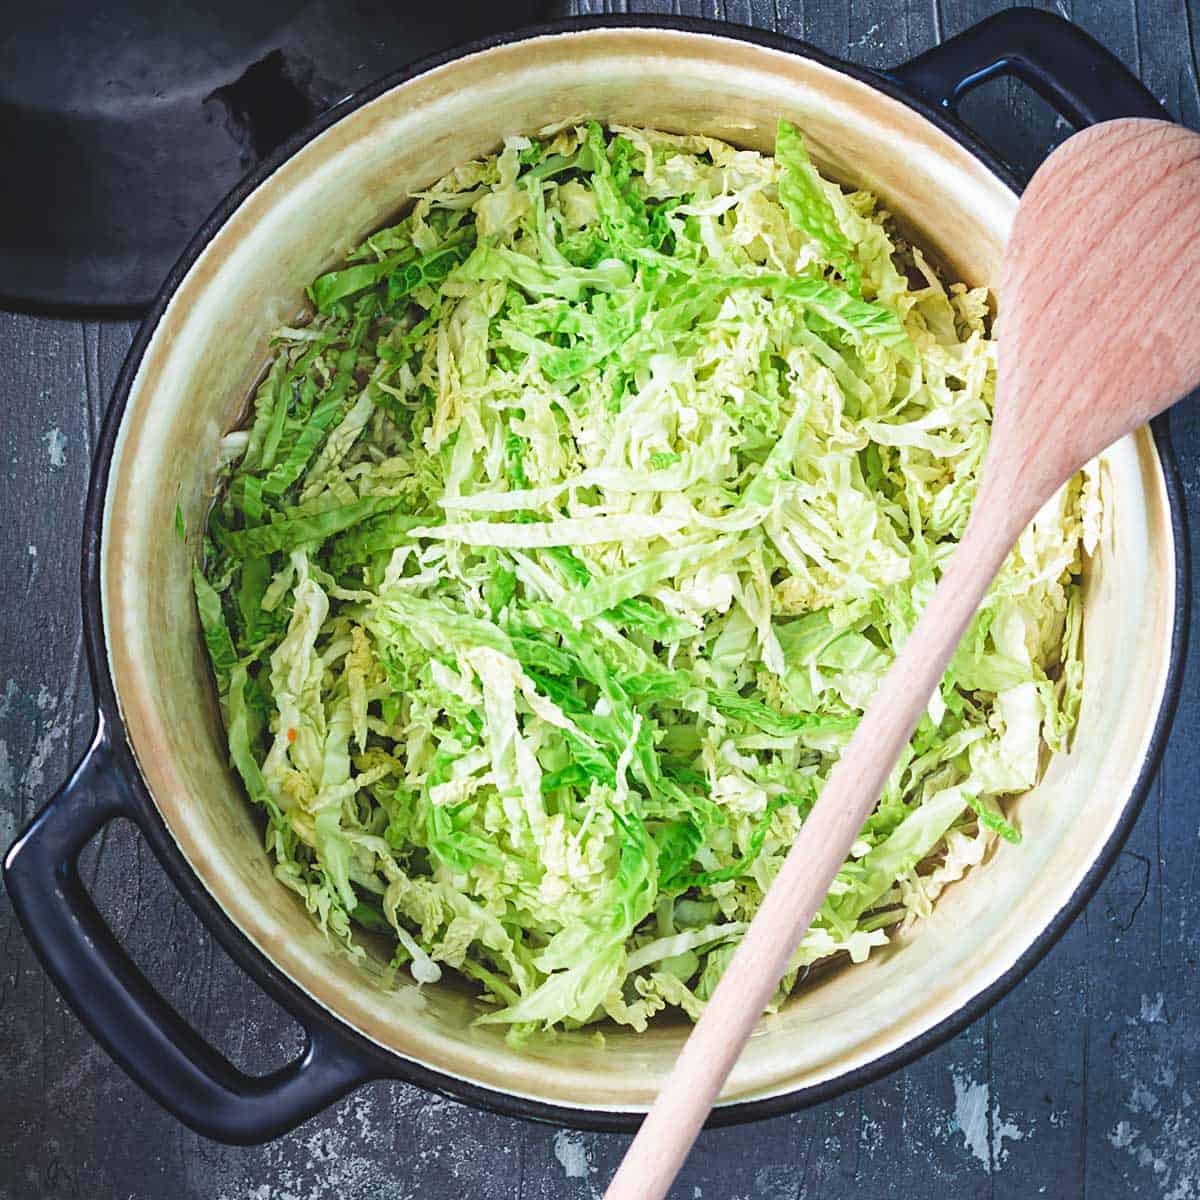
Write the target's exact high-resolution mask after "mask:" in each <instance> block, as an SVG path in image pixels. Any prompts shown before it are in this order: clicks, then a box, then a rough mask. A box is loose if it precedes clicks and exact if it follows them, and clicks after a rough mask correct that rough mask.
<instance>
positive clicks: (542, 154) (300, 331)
mask: <svg viewBox="0 0 1200 1200" xmlns="http://www.w3.org/2000/svg"><path fill="white" fill-rule="evenodd" d="M309 294H310V297H311V299H312V302H313V305H314V308H315V313H314V315H313V316H312V319H311V320H310V321H308V322H307V323H305V324H303V325H302V326H299V327H289V328H285V329H282V330H280V331H279V333H278V335H277V338H276V343H275V344H276V352H275V354H274V358H273V361H272V363H271V366H270V369H269V370H268V371H267V373H266V375H265V377H264V379H263V382H262V384H261V386H259V387H258V389H257V392H256V395H255V397H254V406H253V414H252V419H251V420H250V422H249V424H248V428H247V429H246V430H244V431H240V432H237V433H233V434H230V435H229V437H228V438H227V439H226V444H225V446H224V447H223V458H224V459H225V461H226V464H227V465H226V466H225V468H224V475H223V478H222V484H221V487H220V489H219V491H218V495H217V499H216V502H215V504H214V507H213V509H212V513H211V517H210V520H209V523H208V527H207V532H206V539H205V561H204V568H203V571H197V574H196V593H197V601H198V612H199V617H200V622H201V625H202V628H203V632H204V638H205V642H206V645H207V648H208V650H209V652H210V656H211V660H212V665H213V672H214V677H215V680H216V683H217V687H218V690H219V693H220V697H221V703H222V708H223V713H224V717H225V721H226V728H227V732H228V737H229V749H230V757H231V761H232V763H233V765H234V767H235V768H236V770H237V771H238V772H239V773H240V775H241V777H242V779H243V780H244V782H245V786H246V790H247V793H248V795H249V797H250V799H251V800H252V801H254V802H255V803H256V804H257V805H259V806H261V808H262V809H263V810H264V811H265V815H266V845H267V849H268V850H269V852H270V854H271V856H272V857H273V860H274V863H275V874H276V875H277V877H278V878H279V880H280V881H281V882H282V883H284V884H285V885H287V886H288V887H289V888H291V889H293V890H294V891H295V892H296V893H297V894H298V895H299V896H300V897H301V899H302V900H303V902H304V903H305V905H306V906H307V907H308V909H309V911H310V912H311V913H312V914H313V916H314V918H315V919H316V921H318V922H319V923H320V925H321V927H322V928H324V929H325V930H327V931H328V933H329V934H330V935H331V936H332V937H334V938H336V939H338V940H339V941H340V942H342V943H344V944H345V945H346V947H347V948H348V949H349V950H350V951H351V953H353V954H355V955H359V956H361V955H363V954H364V953H365V950H364V946H365V945H367V944H373V945H374V946H376V947H378V946H380V945H383V946H384V947H386V949H385V954H386V955H388V956H390V960H391V963H392V964H393V965H394V966H395V967H397V968H398V967H402V966H407V967H408V969H409V970H410V971H411V973H412V975H413V976H414V977H415V978H416V979H417V980H418V981H421V982H433V981H435V980H437V979H438V978H439V977H440V976H441V975H442V973H443V970H444V968H449V969H452V970H454V971H457V972H459V973H461V974H463V975H465V976H467V977H468V978H469V979H471V980H473V981H474V983H475V985H476V986H477V988H478V990H479V993H480V995H481V997H482V999H483V1000H484V1001H485V1002H486V1003H487V1005H488V1008H487V1009H486V1013H485V1015H484V1016H482V1017H481V1018H480V1020H481V1021H484V1022H501V1023H506V1024H508V1025H510V1026H511V1027H512V1030H513V1035H514V1036H516V1037H518V1038H520V1037H524V1036H527V1035H528V1034H529V1033H530V1032H531V1031H533V1030H534V1029H536V1028H572V1027H576V1026H579V1025H582V1024H585V1023H588V1022H593V1021H596V1020H599V1019H601V1018H604V1017H608V1018H611V1019H612V1020H614V1021H616V1022H620V1023H623V1024H626V1025H630V1026H633V1027H634V1028H635V1029H638V1030H642V1029H644V1028H645V1027H646V1023H647V1021H648V1020H649V1019H650V1018H651V1017H652V1016H653V1015H654V1014H655V1013H657V1012H659V1011H661V1010H663V1009H668V1008H671V1009H681V1010H683V1011H684V1012H686V1013H687V1014H689V1015H690V1016H692V1017H695V1016H696V1015H697V1014H698V1013H699V1012H700V1011H701V1010H702V1008H703V1005H704V1002H705V1000H706V998H707V997H708V996H709V995H710V994H711V992H712V989H713V987H714V986H715V984H716V982H717V980H718V979H719V977H720V974H721V971H722V970H723V969H724V966H725V964H726V963H727V962H728V961H729V957H730V955H731V954H732V952H733V949H734V948H735V946H736V945H737V942H738V940H739V939H740V938H741V936H742V934H743V933H744V931H745V929H746V926H747V923H748V921H749V920H750V919H751V918H752V917H753V915H754V913H755V911H756V909H757V908H758V905H759V903H760V901H761V899H762V896H763V893H764V891H765V889H766V888H767V887H768V885H769V884H770V882H771V879H772V878H773V876H774V874H775V872H776V871H777V869H778V867H779V864H780V862H781V861H782V858H783V856H784V855H785V853H786V852H787V849H788V847H789V846H790V845H791V843H792V841H793V839H794V837H795V835H796V832H797V830H798V829H799V828H800V826H801V824H802V822H803V821H804V818H805V815H806V813H807V812H808V811H809V809H810V807H811V806H812V804H813V802H814V800H815V799H816V797H817V795H818V794H819V792H820V790H821V786H822V784H823V782H824V780H825V779H826V777H827V775H828V772H829V770H830V767H831V766H832V764H833V763H834V761H835V760H836V758H837V756H838V754H839V752H840V751H841V749H842V748H843V746H844V745H845V744H846V742H847V740H848V738H849V737H850V734H851V732H852V731H853V729H854V727H855V724H856V722H857V721H858V719H859V717H860V715H861V713H862V712H863V709H864V707H865V706H866V704H867V703H868V701H869V700H870V698H871V695H872V693H873V692H874V690H875V688H876V686H877V684H878V682H879V680H880V677H881V676H882V674H883V673H884V672H885V671H886V670H887V667H888V665H889V663H890V662H891V661H892V659H893V656H894V654H895V650H896V647H897V646H898V645H900V644H901V643H902V642H903V641H904V639H905V638H906V637H907V636H908V634H909V632H910V630H911V629H912V626H913V624H914V622H915V620H916V618H917V615H918V613H919V612H920V611H921V608H922V606H923V605H924V604H925V602H926V600H927V599H928V597H929V595H930V592H931V590H932V588H933V586H934V584H935V582H936V580H937V578H938V577H939V575H940V573H941V571H942V569H943V567H944V566H945V564H946V561H947V559H948V557H949V555H950V553H951V552H952V550H953V548H954V546H955V543H956V541H957V539H958V538H959V537H960V535H961V533H962V531H963V527H964V524H965V522H966V519H967V515H968V512H969V510H970V507H971V503H972V500H973V498H974V496H975V491H976V484H977V481H978V477H979V470H980V465H981V463H982V461H983V456H984V451H985V448H986V446H987V441H988V431H989V425H990V418H991V412H992V402H993V390H994V377H995V343H994V342H993V340H992V339H991V337H990V334H989V318H988V306H987V297H986V294H985V292H984V291H983V290H982V289H976V290H971V289H968V288H966V287H964V286H962V285H961V284H955V285H953V286H951V287H949V288H948V289H947V288H946V287H944V286H943V285H942V283H941V282H940V281H939V278H938V276H937V274H936V273H935V272H934V271H933V270H932V269H931V268H930V266H929V265H928V263H927V262H926V260H925V259H924V257H923V256H922V254H921V252H920V250H919V249H917V248H916V247H914V246H910V245H907V244H906V243H905V242H904V241H902V240H901V239H900V238H899V237H898V236H897V234H896V233H895V232H894V230H893V228H892V226H891V224H890V221H889V218H888V216H887V214H886V213H884V212H882V211H880V209H879V208H878V206H877V203H876V201H875V199H874V198H873V197H872V196H870V195H868V194H867V193H865V192H853V193H849V194H848V193H846V192H843V191H842V190H841V189H840V188H839V187H837V186H836V185H834V184H833V183H831V182H829V181H827V180H825V179H823V178H822V177H821V176H820V175H819V174H818V173H817V171H816V170H815V169H814V167H813V165H812V163H811V162H810V160H809V158H808V155H807V153H806V151H805V148H804V143H803V141H802V139H801V136H800V134H799V133H798V132H797V131H796V130H795V129H794V128H793V127H792V126H790V125H788V124H787V123H786V122H781V123H780V126H779V132H778V140H777V145H776V154H775V157H774V158H771V157H767V156H764V155H762V154H758V153H754V152H751V151H747V150H738V149H735V148H734V147H732V146H729V145H726V144H725V143H723V142H719V141H715V140H713V139H711V138H704V137H678V136H672V135H668V134H665V133H660V132H656V131H654V130H648V129H631V128H618V127H614V128H612V129H609V130H604V129H602V128H601V127H600V126H598V125H596V124H594V123H593V124H587V125H580V126H577V127H570V128H564V129H561V130H558V131H552V132H550V133H548V134H547V135H545V136H544V137H542V138H541V139H540V140H531V139H529V138H524V137H514V138H509V139H508V140H507V141H506V142H505V144H504V147H503V149H502V150H501V152H500V153H499V154H497V155H494V156H492V157H489V158H485V159H482V160H480V161H477V162H472V163H468V164H465V165H464V166H461V167H459V168H457V169H456V170H454V171H452V172H451V173H450V174H449V175H448V176H446V177H445V178H444V179H441V180H439V181H438V182H437V183H435V184H433V185H432V186H431V187H430V188H429V189H428V190H426V191H425V192H422V193H420V194H419V195H418V196H417V197H415V202H414V203H413V206H412V208H411V211H410V212H409V214H408V215H407V216H406V217H405V218H404V219H403V220H402V221H400V222H399V223H398V224H396V225H394V226H392V227H390V228H387V229H384V230H382V231H380V232H379V233H376V234H374V235H373V236H372V237H370V238H368V239H367V240H366V241H365V242H364V243H363V244H362V245H361V246H360V247H359V248H358V249H357V250H356V251H355V252H354V253H353V254H352V255H351V256H350V257H349V259H348V261H347V262H346V263H345V264H344V265H342V266H340V267H339V268H338V269H337V270H334V271H331V272H329V273H328V274H325V275H322V276H321V277H320V278H319V279H317V280H316V281H315V282H314V283H313V284H312V287H311V288H310V291H309ZM1098 529H1099V478H1098V475H1097V474H1096V473H1095V472H1094V471H1090V472H1085V473H1083V474H1081V475H1080V476H1078V477H1076V478H1075V479H1073V480H1072V481H1071V482H1070V483H1068V484H1067V485H1066V486H1065V487H1064V488H1063V490H1062V491H1061V492H1060V493H1059V494H1058V495H1057V496H1056V497H1055V498H1054V500H1052V501H1051V502H1050V503H1049V504H1048V505H1047V506H1046V508H1045V509H1044V510H1043V511H1042V512H1041V513H1040V514H1039V515H1038V517H1037V519H1036V520H1035V521H1034V522H1033V524H1032V525H1031V526H1030V528H1029V529H1028V530H1027V531H1026V533H1025V534H1024V535H1023V536H1022V538H1021V540H1020V543H1019V544H1018V546H1017V547H1016V549H1015V550H1014V552H1013V554H1012V556H1011V557H1010V558H1009V560H1008V562H1007V564H1006V566H1005V567H1004V569H1003V571H1002V572H1001V574H1000V576H999V578H998V580H997V582H996V584H995V586H994V587H993V588H992V589H991V591H990V593H989V595H988V598H987V601H986V603H985V604H984V606H983V608H982V610H981V611H980V613H979V615H978V616H977V618H976V619H975V621H974V623H973V624H972V625H971V627H970V630H969V632H968V633H967V635H966V637H965V638H964V640H963V643H962V645H961V647H960V648H959V650H958V652H957V654H956V656H955V658H954V660H953V663H952V665H951V667H950V669H949V670H948V672H947V673H946V676H945V679H944V680H943V682H942V685H941V688H940V690H939V691H938V693H937V694H936V695H935V697H934V699H933V701H932V702H931V703H930V705H929V708H928V712H927V714H926V716H925V717H924V718H923V719H922V721H921V723H920V725H919V727H918V728H917V730H916V732H915V734H914V735H913V738H912V741H911V744H910V745H909V747H908V749H907V750H906V752H905V754H904V756H903V758H902V760H901V761H900V763H899V765H898V766H897V767H896V769H895V771H894V772H893V774H892V776H891V780H890V782H889V784H888V786H887V789H886V791H885V792H884V794H883V796H882V797H881V799H880V801H879V804H878V807H877V808H876V810H875V812H874V813H873V815H872V816H871V817H870V819H869V820H868V821H867V822H866V824H865V826H864V827H863V829H862V831H861V834H860V836H859V839H858V841H857V843H856V844H855V846H854V849H853V852H852V855H851V857H850V858H849V859H848V860H847V861H846V863H845V865H844V867H843V868H842V870H841V872H840V873H839V875H838V877H837V880H836V882H835V884H834V886H833V888H832V889H831V891H830V893H829V895H828V898H827V899H826V900H825V903H824V905H823V906H822V908H821V911H820V914H819V916H818V917H817V920H816V922H815V923H814V925H813V927H812V929H811V930H810V931H809V933H808V934H807V935H806V936H805V938H804V940H803V942H802V944H801V946H800V948H799V950H798V952H797V954H796V956H795V958H794V960H793V962H792V964H791V970H790V971H789V973H788V975H787V976H786V977H785V979H784V981H783V983H782V986H781V988H780V990H779V993H778V994H777V996H776V1003H777V1004H778V1003H780V1002H782V1000H783V999H784V998H785V997H786V995H787V994H788V992H789V991H790V990H791V989H792V988H793V986H794V985H795V983H796V980H797V978H798V976H799V974H800V973H801V972H802V971H803V970H804V969H805V968H806V967H807V966H808V965H809V964H812V963H814V962H816V961H818V960H820V959H825V958H828V957H830V956H832V955H838V954H846V955H848V956H849V958H850V959H852V960H854V961H861V960H862V959H863V958H865V957H866V956H867V955H868V954H869V953H870V952H871V950H872V949H873V948H874V947H877V946H880V945H882V944H884V943H885V942H886V941H887V940H888V938H889V936H891V935H892V931H894V930H896V929H898V928H902V927H903V926H904V925H905V924H906V923H909V922H911V921H912V920H913V919H915V918H917V917H919V916H921V915H923V914H925V913H927V912H928V911H929V909H930V906H931V905H932V903H933V901H934V899H935V898H936V896H937V895H938V894H939V893H940V892H941V890H942V889H943V888H944V887H945V886H946V885H947V884H949V883H952V882H953V881H955V880H957V879H959V878H960V877H961V876H962V875H963V874H964V872H965V871H967V870H968V869H969V868H970V867H971V866H973V865H975V864H977V863H979V862H980V861H981V860H982V859H983V858H984V856H985V854H986V852H987V850H988V848H989V846H990V844H991V842H992V840H993V839H994V838H996V837H1004V838H1008V839H1011V840H1016V839H1017V838H1018V836H1019V834H1018V830H1017V828H1016V825H1015V814H1014V813H1013V812H1012V810H1011V806H1007V805H1006V804H1005V802H1004V798H1005V797H1008V796H1011V795H1013V794H1014V793H1019V792H1021V791H1023V790H1025V789H1028V788H1029V787H1030V786H1032V785H1033V784H1034V782H1035V781H1036V779H1037V777H1038V771H1039V762H1040V759H1041V757H1042V751H1043V747H1049V748H1050V749H1053V750H1059V749H1062V748H1063V747H1064V745H1065V743H1066V740H1067V738H1068V736H1069V733H1070V730H1071V728H1072V726H1073V724H1074V723H1075V720H1076V714H1077V712H1078V708H1079V703H1080V694H1081V688H1082V667H1081V662H1080V650H1081V646H1080V637H1081V634H1080V628H1081V614H1080V587H1079V582H1078V580H1079V574H1080V571H1081V568H1082V563H1083V556H1084V555H1085V554H1086V553H1088V552H1090V550H1091V548H1092V545H1093V544H1094V542H1095V539H1096V537H1097V531H1098Z"/></svg>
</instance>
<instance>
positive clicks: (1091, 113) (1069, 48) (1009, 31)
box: [887, 8, 1170, 129]
mask: <svg viewBox="0 0 1200 1200" xmlns="http://www.w3.org/2000/svg"><path fill="white" fill-rule="evenodd" d="M887 74H888V75H889V76H890V77H891V78H892V79H893V80H895V81H896V82H898V83H899V84H901V85H902V86H903V87H904V88H905V89H906V90H907V91H909V92H913V93H915V94H916V95H917V96H918V97H919V98H921V99H923V100H925V101H927V102H928V103H930V104H933V105H935V106H936V107H938V108H944V109H949V110H951V111H953V110H955V109H956V108H957V106H958V103H959V101H960V100H962V98H963V97H964V96H965V95H966V94H967V92H969V91H970V90H971V89H972V88H974V87H977V86H978V85H979V84H981V83H985V82H987V80H989V79H995V78H997V77H999V76H1002V75H1012V76H1014V77H1015V78H1017V79H1020V80H1021V81H1022V82H1023V83H1025V84H1027V85H1028V86H1029V87H1031V88H1033V90H1034V91H1036V92H1037V93H1038V95H1040V96H1041V97H1042V98H1043V99H1044V100H1045V101H1046V102H1047V103H1048V104H1049V105H1050V106H1051V107H1052V108H1053V109H1054V110H1055V112H1057V113H1059V114H1060V115H1061V116H1062V117H1063V118H1064V119H1065V120H1067V121H1069V122H1070V123H1071V124H1072V125H1074V126H1075V127H1076V128H1077V129H1081V128H1083V127H1084V126H1087V125H1095V124H1097V123H1098V122H1100V121H1109V120H1113V119H1115V118H1117V117H1151V118H1155V119H1158V120H1164V121H1165V120H1170V117H1169V116H1168V115H1167V112H1166V110H1165V109H1164V108H1163V106H1162V105H1161V104H1159V103H1158V101H1157V100H1155V99H1154V97H1153V96H1152V95H1151V94H1150V92H1149V91H1147V90H1146V88H1145V86H1144V85H1143V84H1142V83H1141V82H1140V81H1139V80H1138V79H1137V77H1136V76H1135V75H1133V73H1132V72H1131V71H1129V69H1128V68H1127V67H1126V66H1125V65H1124V64H1123V63H1122V62H1121V61H1120V59H1118V58H1117V57H1116V56H1115V55H1114V54H1112V53H1110V52H1109V51H1108V50H1106V49H1105V48H1104V47H1103V46H1102V45H1100V43H1099V42H1097V41H1096V40H1095V39H1094V38H1093V37H1091V36H1090V35H1089V34H1087V33H1085V32H1084V31H1083V30H1082V29H1080V28H1079V27H1078V26H1076V25H1073V24H1071V22H1070V21H1067V20H1064V19H1063V18H1062V17H1060V16H1057V15H1056V14H1054V13H1050V12H1044V11H1041V10H1038V9H1027V8H1014V9H1009V10H1008V11H1006V12H1001V13H997V14H996V15H995V16H993V17H989V18H988V19H987V20H985V21H981V22H980V23H979V24H978V25H974V26H972V27H971V28H970V29H967V30H966V31H964V32H963V33H960V34H957V35H956V36H955V37H952V38H949V39H948V40H947V41H945V42H942V43H941V45H939V46H935V47H934V48H933V49H932V50H927V51H926V52H925V53H924V54H919V55H917V57H916V58H914V59H911V60H910V61H908V62H906V63H903V64H901V65H900V66H898V67H893V68H892V70H891V71H889V72H887Z"/></svg>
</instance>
